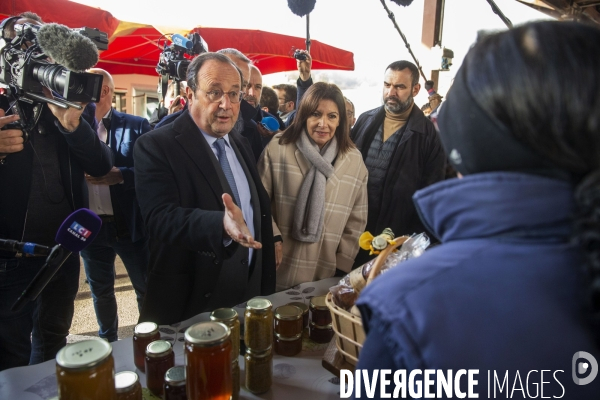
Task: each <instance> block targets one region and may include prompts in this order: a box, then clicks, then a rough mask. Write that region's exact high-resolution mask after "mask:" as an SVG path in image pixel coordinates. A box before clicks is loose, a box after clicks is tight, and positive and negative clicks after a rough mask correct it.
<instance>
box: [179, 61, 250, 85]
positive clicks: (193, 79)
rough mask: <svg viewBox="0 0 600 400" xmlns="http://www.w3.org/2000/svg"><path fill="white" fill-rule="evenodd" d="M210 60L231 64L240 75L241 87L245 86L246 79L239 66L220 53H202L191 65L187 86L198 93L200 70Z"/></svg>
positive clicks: (187, 76)
mask: <svg viewBox="0 0 600 400" xmlns="http://www.w3.org/2000/svg"><path fill="white" fill-rule="evenodd" d="M210 60H215V61H218V62H222V63H225V64H229V65H232V66H233V67H234V68H235V69H236V71H237V72H238V74H240V87H241V86H242V85H243V82H244V78H243V75H242V71H240V69H239V68H238V67H237V65H235V64H234V63H233V61H231V60H230V59H229V57H227V56H224V55H223V54H220V53H210V52H208V53H202V54H200V55H198V56H196V57H195V58H194V59H193V60H192V62H191V63H190V65H189V66H188V70H187V74H186V78H187V79H186V80H187V85H188V86H189V87H190V88H191V89H192V90H193V91H194V92H196V89H197V88H198V80H197V78H198V71H200V68H202V65H204V63H205V62H207V61H210Z"/></svg>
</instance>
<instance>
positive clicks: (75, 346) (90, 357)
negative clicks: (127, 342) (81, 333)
mask: <svg viewBox="0 0 600 400" xmlns="http://www.w3.org/2000/svg"><path fill="white" fill-rule="evenodd" d="M111 353H112V346H111V345H110V343H108V342H107V341H105V340H102V339H92V340H83V341H81V342H77V343H71V344H68V345H66V346H65V347H63V348H62V349H60V351H59V352H58V354H56V363H57V364H58V365H60V366H61V367H63V368H67V369H87V368H92V367H95V366H96V365H98V364H100V363H101V362H102V361H104V360H105V359H106V358H108V357H109V356H110V355H111Z"/></svg>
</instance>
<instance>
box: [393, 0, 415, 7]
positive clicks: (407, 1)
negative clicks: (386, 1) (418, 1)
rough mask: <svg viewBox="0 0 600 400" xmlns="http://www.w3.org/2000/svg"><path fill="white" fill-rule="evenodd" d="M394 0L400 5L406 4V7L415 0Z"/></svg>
mask: <svg viewBox="0 0 600 400" xmlns="http://www.w3.org/2000/svg"><path fill="white" fill-rule="evenodd" d="M392 1H393V2H394V3H396V4H398V5H399V6H404V7H408V6H410V4H411V3H412V2H413V0H392Z"/></svg>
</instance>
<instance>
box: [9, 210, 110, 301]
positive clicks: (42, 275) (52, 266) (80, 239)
mask: <svg viewBox="0 0 600 400" xmlns="http://www.w3.org/2000/svg"><path fill="white" fill-rule="evenodd" d="M101 226H102V220H101V219H100V217H98V216H97V215H96V214H94V213H93V212H91V211H90V210H88V209H87V208H82V209H79V210H77V211H75V212H73V213H72V214H71V215H69V216H68V217H67V219H65V220H64V221H63V223H62V224H61V226H60V228H59V229H58V232H57V233H56V238H55V241H56V243H58V244H57V245H56V246H54V247H53V248H52V251H51V252H50V255H49V256H48V258H47V259H46V262H45V263H44V265H43V266H42V268H40V270H39V271H38V273H37V274H36V276H35V277H34V278H33V280H32V281H31V282H30V283H29V285H28V286H27V288H26V289H25V290H24V291H23V293H21V296H19V298H18V299H17V301H16V302H15V304H13V306H12V309H11V310H12V311H18V310H20V309H21V308H23V306H24V305H25V304H26V303H27V301H33V300H35V299H37V297H38V296H39V294H40V293H41V292H42V290H44V288H45V287H46V285H47V284H48V282H50V280H51V279H52V277H53V276H54V274H56V272H57V271H58V270H59V269H60V267H62V265H63V264H64V263H65V261H67V258H69V256H70V255H71V253H78V252H80V251H81V250H83V249H85V248H86V247H87V246H88V245H89V244H90V243H91V242H92V241H93V240H94V238H95V237H96V235H97V234H98V232H99V231H100V227H101Z"/></svg>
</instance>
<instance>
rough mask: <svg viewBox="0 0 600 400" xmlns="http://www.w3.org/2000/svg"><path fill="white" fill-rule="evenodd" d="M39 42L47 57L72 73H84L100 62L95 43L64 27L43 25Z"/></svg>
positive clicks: (38, 37) (39, 33)
mask: <svg viewBox="0 0 600 400" xmlns="http://www.w3.org/2000/svg"><path fill="white" fill-rule="evenodd" d="M37 40H38V43H39V45H40V47H41V48H42V50H43V51H44V53H45V54H46V55H48V56H49V57H51V58H52V59H53V60H54V61H56V62H57V63H58V64H61V65H63V66H65V67H66V68H67V69H69V70H71V71H75V72H83V71H85V70H86V69H90V68H92V67H93V66H94V65H96V63H97V62H98V48H97V47H96V45H95V44H94V42H92V41H91V40H90V39H89V38H87V37H85V36H83V35H81V34H79V33H76V32H73V31H72V30H71V29H69V28H67V27H66V26H64V25H59V24H45V25H42V26H41V27H40V29H39V31H38V33H37Z"/></svg>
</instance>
